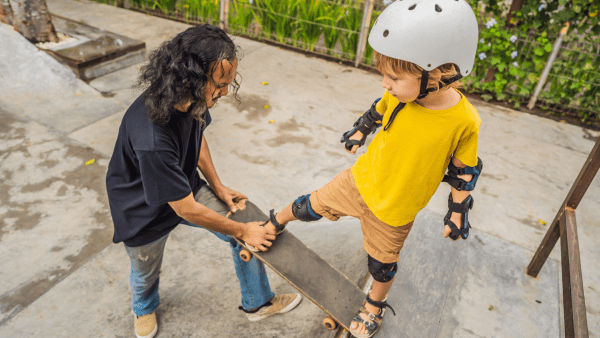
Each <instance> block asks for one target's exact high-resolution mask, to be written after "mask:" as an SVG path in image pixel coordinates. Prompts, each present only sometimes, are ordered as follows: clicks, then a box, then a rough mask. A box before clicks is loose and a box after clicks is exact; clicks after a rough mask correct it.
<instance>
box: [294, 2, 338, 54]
mask: <svg viewBox="0 0 600 338" xmlns="http://www.w3.org/2000/svg"><path fill="white" fill-rule="evenodd" d="M325 3H326V2H325V1H323V0H304V1H300V2H299V3H298V19H300V20H298V21H296V22H295V24H296V26H297V28H298V37H299V38H300V39H301V40H302V41H303V42H304V44H305V47H306V48H307V49H308V50H314V49H315V45H316V44H317V41H319V37H320V36H321V34H322V33H323V27H322V26H321V25H319V23H324V22H328V21H331V18H330V17H329V16H326V13H325V6H324V4H325ZM312 22H314V23H312Z"/></svg>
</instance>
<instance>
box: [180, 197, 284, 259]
mask: <svg viewBox="0 0 600 338" xmlns="http://www.w3.org/2000/svg"><path fill="white" fill-rule="evenodd" d="M169 205H170V206H171V208H173V210H174V211H175V213H176V214H177V215H178V216H179V217H181V218H183V219H185V220H186V221H188V222H191V223H194V224H198V225H200V226H202V227H205V228H207V229H210V230H214V231H216V232H220V233H222V234H226V235H230V236H233V237H236V238H239V239H241V240H243V241H244V242H246V243H248V244H251V245H253V246H255V247H257V248H258V249H259V250H262V251H264V250H266V249H267V247H270V246H271V242H269V240H271V241H272V240H274V239H275V235H276V233H275V231H274V230H272V229H266V228H264V227H262V226H260V225H261V224H262V223H261V222H250V223H240V222H236V221H233V220H231V219H229V218H227V217H223V216H221V215H220V214H219V213H217V212H216V211H214V210H211V209H209V208H207V207H205V206H203V205H202V204H200V203H198V202H196V200H195V199H194V196H193V194H192V193H190V194H189V195H188V196H187V197H185V198H183V199H181V200H179V201H174V202H169Z"/></svg>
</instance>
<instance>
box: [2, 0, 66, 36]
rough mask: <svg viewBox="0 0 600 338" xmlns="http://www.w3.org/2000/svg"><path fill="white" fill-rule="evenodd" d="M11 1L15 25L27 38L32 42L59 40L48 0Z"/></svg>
mask: <svg viewBox="0 0 600 338" xmlns="http://www.w3.org/2000/svg"><path fill="white" fill-rule="evenodd" d="M0 1H4V0H0ZM9 1H10V4H11V7H12V10H13V14H14V16H13V25H14V27H15V29H16V30H17V31H19V32H20V33H21V34H23V36H24V37H25V38H27V39H28V40H29V41H31V42H32V43H37V42H58V36H57V35H56V30H55V29H54V25H52V20H51V18H50V12H48V6H46V0H9Z"/></svg>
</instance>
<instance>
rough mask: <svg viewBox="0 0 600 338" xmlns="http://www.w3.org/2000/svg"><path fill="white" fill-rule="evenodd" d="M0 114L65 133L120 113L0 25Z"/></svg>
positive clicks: (109, 101)
mask: <svg viewBox="0 0 600 338" xmlns="http://www.w3.org/2000/svg"><path fill="white" fill-rule="evenodd" d="M0 46H2V47H1V48H0V60H2V61H1V62H0V93H2V95H0V108H2V109H4V110H6V111H10V112H12V113H15V114H18V115H20V116H21V117H25V118H28V119H32V120H35V121H38V122H40V123H42V124H44V125H47V126H50V127H52V128H53V129H55V130H57V131H60V132H62V133H65V134H66V133H70V132H73V131H75V130H77V129H80V128H82V127H84V126H87V125H89V124H91V123H93V122H95V121H98V120H100V119H102V118H104V117H107V116H109V115H112V114H114V113H116V112H119V111H121V110H123V109H124V108H126V107H124V106H123V105H122V104H121V103H119V101H116V100H112V99H110V98H104V97H102V95H101V93H100V92H98V91H96V90H95V89H93V88H92V87H90V86H88V85H87V84H86V83H85V82H83V81H81V80H79V79H77V78H76V77H75V74H73V72H72V71H71V70H70V69H69V68H68V67H66V66H63V65H62V64H60V63H59V62H58V61H56V60H55V59H54V58H52V57H51V56H50V55H48V54H46V53H45V52H43V51H40V50H38V49H37V48H36V47H35V46H34V45H33V44H31V43H30V42H29V41H28V40H27V39H25V38H24V37H23V36H22V35H21V34H20V33H18V32H16V31H14V30H13V28H12V26H8V25H5V24H1V23H0Z"/></svg>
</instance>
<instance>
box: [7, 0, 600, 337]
mask: <svg viewBox="0 0 600 338" xmlns="http://www.w3.org/2000/svg"><path fill="white" fill-rule="evenodd" d="M48 6H49V9H50V11H51V12H52V13H53V14H57V15H61V16H64V17H68V18H70V19H73V20H77V21H81V22H85V23H87V24H89V25H92V26H95V27H98V28H101V29H105V30H109V31H113V32H115V33H118V34H122V35H125V36H129V37H132V38H135V39H140V40H143V41H145V42H146V45H147V47H148V50H149V51H152V50H154V49H155V48H156V47H158V46H159V45H160V43H162V42H163V41H165V40H167V39H169V38H171V37H173V36H174V35H175V34H177V33H178V32H180V31H182V30H184V29H186V28H187V27H189V26H187V25H185V24H182V23H177V22H172V21H168V20H164V19H160V18H156V17H151V16H147V15H144V14H140V13H136V12H132V11H127V10H123V9H118V8H115V7H111V6H106V5H101V4H96V3H94V2H89V1H86V0H80V1H74V0H49V1H48ZM235 42H236V43H237V44H238V45H240V46H241V48H242V50H243V54H244V57H243V58H242V60H241V62H240V67H239V68H238V71H239V72H240V74H241V75H242V78H243V83H242V87H241V89H240V92H239V96H240V98H241V101H242V102H241V104H240V103H238V102H237V101H236V100H235V99H233V98H232V97H228V98H227V99H223V100H221V102H220V103H219V105H218V106H217V107H215V108H213V109H211V114H212V116H213V123H212V124H211V126H210V128H208V129H207V132H206V138H207V141H208V144H209V146H210V150H211V153H212V157H213V160H214V162H215V166H216V168H217V171H218V173H219V175H220V177H221V179H222V181H223V182H224V183H225V184H226V185H228V186H229V187H231V188H233V189H236V190H239V191H241V192H243V193H245V194H246V195H248V196H249V197H250V199H251V200H253V201H254V202H255V203H256V204H257V205H259V206H260V207H261V208H263V210H268V209H271V208H275V209H278V208H282V207H284V206H285V205H287V204H288V203H289V202H290V201H291V200H292V199H294V198H296V197H297V196H298V195H300V194H304V193H307V192H310V191H312V190H314V189H317V188H319V187H321V186H322V185H324V184H325V183H327V182H329V181H330V180H331V179H332V178H333V177H334V176H335V175H336V174H337V173H339V172H340V171H342V170H343V169H345V168H347V167H349V166H351V165H352V164H353V163H354V161H355V159H356V157H353V156H351V155H349V154H347V153H346V152H345V151H343V148H342V145H341V144H340V143H339V139H340V137H341V133H343V132H344V131H345V130H347V129H348V128H349V126H351V125H352V123H353V122H354V121H355V119H356V118H357V117H358V114H359V113H362V112H363V111H364V110H365V109H366V108H368V107H369V106H370V103H371V102H372V101H373V99H374V98H376V97H379V96H381V94H382V91H383V90H382V88H381V83H380V77H379V76H377V75H376V74H372V73H368V72H365V71H362V70H358V69H355V68H352V67H347V66H343V65H339V64H336V63H332V62H328V61H324V60H321V59H318V58H313V57H309V56H305V55H302V54H298V53H294V52H290V51H286V50H282V49H279V48H277V47H273V46H269V45H265V44H262V43H259V42H256V41H252V40H248V39H244V38H239V37H237V38H235ZM0 46H3V47H2V48H0V93H1V94H0V121H1V123H0V140H1V142H0V201H1V203H0V216H1V218H0V220H1V222H0V243H1V244H0V256H1V257H3V259H2V261H0V281H2V283H0V337H32V336H40V335H44V336H50V337H73V336H74V337H91V336H93V337H98V336H103V337H125V336H132V335H133V334H132V323H133V318H132V317H133V316H132V312H131V308H130V298H131V296H130V292H129V286H128V269H129V265H128V258H127V255H126V253H125V251H124V250H123V247H122V245H121V244H119V245H114V244H111V243H112V242H111V239H112V223H111V219H110V213H109V210H108V202H107V198H106V192H105V187H104V175H105V171H106V166H107V164H108V160H109V159H110V156H111V154H112V148H113V145H114V141H115V138H116V134H117V128H118V126H119V123H120V120H121V118H122V116H123V114H124V112H125V109H126V108H127V107H128V105H129V104H130V103H131V102H132V101H133V100H134V99H135V97H136V96H137V95H138V94H139V91H136V90H133V89H132V84H133V83H134V82H135V79H136V76H137V73H138V71H139V65H137V66H133V67H129V68H126V69H123V70H120V71H118V72H115V73H112V74H109V75H106V76H103V77H101V78H98V79H96V80H93V81H92V82H90V83H89V85H88V84H86V83H84V82H82V81H79V80H77V79H76V78H75V77H74V76H72V74H70V73H69V72H68V71H67V70H65V68H64V67H62V66H60V65H59V64H58V63H57V62H56V61H54V59H52V58H50V57H48V56H47V55H46V54H45V53H43V52H39V51H37V50H36V49H35V48H32V47H31V45H29V44H28V42H26V41H25V40H24V39H22V38H21V37H20V36H19V35H18V34H17V33H16V32H14V31H13V30H12V28H11V27H8V26H5V25H0ZM5 46H7V48H4V47H5ZM265 81H266V82H268V85H261V83H262V82H265ZM100 92H105V93H112V94H114V95H108V96H107V95H104V96H103V95H101V94H100ZM472 103H473V104H474V105H475V107H476V108H477V109H478V111H479V114H480V115H481V118H482V127H481V133H480V147H479V155H480V157H481V158H482V159H483V161H484V164H485V166H484V171H483V174H482V177H481V179H480V181H479V182H478V185H477V190H476V191H475V192H474V194H473V195H474V197H475V199H476V204H475V208H474V209H473V211H472V212H471V214H470V218H471V222H472V225H473V227H474V229H473V232H472V238H470V239H469V240H468V241H466V242H465V241H459V242H451V241H449V240H444V239H442V238H441V231H442V226H441V224H442V217H443V215H444V214H445V212H446V210H447V205H446V203H447V195H448V192H449V188H448V187H446V186H441V188H440V189H438V191H437V193H436V195H435V196H434V197H433V199H432V200H431V201H430V203H429V205H428V206H427V208H426V209H425V210H423V211H422V212H421V213H420V214H419V216H418V219H417V221H416V223H415V227H414V230H413V233H412V234H411V235H410V236H409V239H408V240H407V244H406V247H405V249H404V250H403V252H402V260H401V263H400V267H401V268H400V273H399V275H398V278H397V280H396V282H395V284H394V287H393V289H392V291H391V292H390V295H389V298H390V302H391V303H392V304H393V306H394V307H395V309H396V312H397V314H398V315H397V316H395V317H394V316H392V315H391V312H389V313H388V314H387V315H386V319H385V321H384V325H383V327H382V330H381V332H380V333H378V337H559V336H560V331H561V329H560V325H561V321H562V319H561V311H562V310H561V309H560V264H559V262H557V260H558V261H559V260H560V250H559V249H558V248H555V250H554V251H553V253H552V255H551V259H550V260H549V261H548V262H547V263H546V265H545V266H544V268H543V269H542V272H541V274H540V276H539V278H538V279H532V278H529V277H527V276H526V275H525V273H524V271H525V267H526V266H527V264H528V262H529V260H530V259H531V257H532V256H533V253H534V252H535V250H536V248H537V246H538V245H539V243H540V241H541V239H542V238H543V236H544V234H545V232H546V230H547V225H544V224H542V223H540V222H539V221H538V220H540V219H541V220H544V221H546V222H551V221H552V219H553V218H554V215H555V214H556V212H557V209H558V208H559V207H560V205H561V204H562V201H563V199H564V197H565V196H566V194H567V193H568V191H569V189H570V187H571V184H572V182H573V181H574V179H575V178H576V176H577V174H578V173H579V170H580V169H581V166H582V165H583V163H584V162H585V159H586V158H587V155H588V153H589V151H590V150H591V149H592V147H593V145H594V142H595V141H596V140H597V138H598V136H599V133H597V132H593V131H589V130H585V129H581V128H579V127H575V126H571V125H566V124H562V123H557V122H554V121H552V120H549V119H544V118H540V117H538V116H534V115H529V114H525V113H522V112H517V111H513V110H510V109H506V108H502V107H498V106H494V105H490V104H487V103H484V102H481V101H476V100H472ZM267 105H268V108H265V106H267ZM271 120H273V123H270V121H271ZM365 148H366V147H365ZM362 152H364V149H362V150H361V153H362ZM91 159H95V162H94V163H93V164H91V165H86V164H85V163H86V162H87V161H89V160H91ZM599 204H600V180H599V179H598V178H596V179H595V180H594V182H593V183H592V185H591V187H590V189H589V190H588V192H587V194H586V197H585V198H584V200H583V202H582V203H581V205H580V206H579V208H578V209H577V223H578V227H579V238H580V248H581V260H582V268H583V278H584V286H585V296H586V306H587V315H588V326H589V331H590V337H600V288H598V287H596V285H597V284H598V281H600V269H599V266H600V263H599V262H598V259H597V257H598V256H599V254H600V252H599V250H600V249H599V248H600V246H599V245H598V244H599V243H598V241H599V239H600V229H599V227H598V225H600V222H599V221H598V219H599V217H598V216H600V205H599ZM359 228H360V225H359V224H358V223H357V222H356V221H355V220H352V219H343V220H341V221H339V222H335V223H332V222H325V221H320V222H317V223H311V224H303V223H292V224H291V225H290V230H291V231H293V232H294V233H295V234H297V235H298V237H300V238H301V239H302V240H303V241H305V242H306V243H307V245H309V246H310V247H312V248H314V250H315V251H317V253H319V254H320V255H322V256H323V257H324V258H325V259H326V260H328V261H330V262H331V263H332V264H333V265H334V266H336V267H337V268H339V269H340V270H341V271H342V272H344V273H345V274H346V275H348V276H349V277H350V278H351V279H353V280H355V281H357V282H358V281H359V280H360V279H361V278H362V277H363V276H364V274H365V273H366V258H365V254H364V250H362V245H361V241H362V235H361V232H360V229H359ZM170 237H171V238H170V240H169V242H168V244H167V252H166V255H165V262H164V264H163V273H162V278H161V306H160V307H159V309H158V316H159V325H160V330H159V335H158V337H183V336H189V337H234V336H241V337H247V336H251V337H332V336H333V332H329V331H327V330H326V329H325V328H324V327H323V326H321V324H320V322H321V320H322V318H323V313H322V312H321V310H319V309H318V308H317V307H316V306H315V305H314V304H312V303H311V302H310V301H309V300H307V299H305V300H304V301H303V302H302V303H301V304H300V306H299V307H298V309H296V310H294V311H293V312H291V313H289V314H287V315H283V316H276V317H272V318H270V319H267V320H264V321H262V322H259V323H254V324H251V323H249V322H248V321H247V320H246V319H245V318H244V316H243V315H242V314H241V313H240V311H239V310H237V306H238V305H239V287H238V284H237V281H236V278H235V277H234V276H235V274H234V271H233V266H232V265H233V264H232V262H231V259H230V256H229V255H230V250H229V249H228V248H227V245H226V244H224V243H222V242H220V241H219V240H218V239H216V238H215V237H214V236H212V235H211V234H209V233H208V232H206V231H202V230H197V229H192V228H190V227H186V226H180V227H178V228H177V229H176V230H175V231H173V233H172V234H171V236H170ZM268 273H269V278H270V281H271V285H272V288H273V290H274V291H275V292H276V293H282V292H293V291H294V289H293V288H292V287H291V286H289V285H287V284H286V283H285V282H284V281H283V280H282V279H281V278H279V277H278V276H277V275H275V274H274V273H273V272H272V271H269V272H268Z"/></svg>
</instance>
